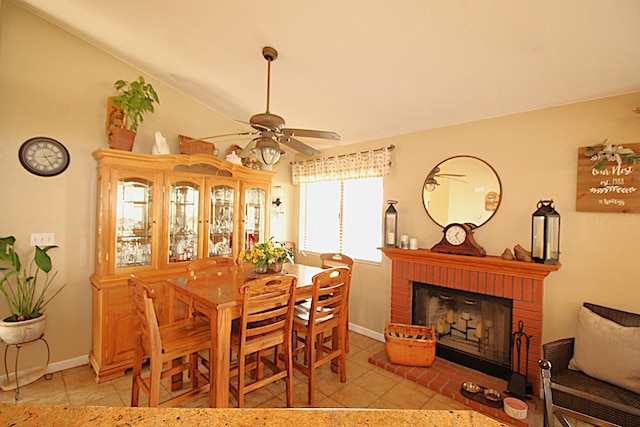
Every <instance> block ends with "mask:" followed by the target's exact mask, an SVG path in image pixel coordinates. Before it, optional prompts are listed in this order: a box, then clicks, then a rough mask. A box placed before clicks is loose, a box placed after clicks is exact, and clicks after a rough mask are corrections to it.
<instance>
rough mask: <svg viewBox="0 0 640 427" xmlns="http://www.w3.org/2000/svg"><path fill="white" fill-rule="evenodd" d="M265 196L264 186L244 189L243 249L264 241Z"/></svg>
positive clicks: (265, 238) (265, 237)
mask: <svg viewBox="0 0 640 427" xmlns="http://www.w3.org/2000/svg"><path fill="white" fill-rule="evenodd" d="M266 197H267V191H266V190H265V189H264V188H258V187H250V188H247V189H245V191H244V249H245V250H249V249H251V246H252V245H253V244H254V243H259V242H264V241H265V240H267V236H265V230H266V225H267V224H266V213H265V211H266V203H265V201H266Z"/></svg>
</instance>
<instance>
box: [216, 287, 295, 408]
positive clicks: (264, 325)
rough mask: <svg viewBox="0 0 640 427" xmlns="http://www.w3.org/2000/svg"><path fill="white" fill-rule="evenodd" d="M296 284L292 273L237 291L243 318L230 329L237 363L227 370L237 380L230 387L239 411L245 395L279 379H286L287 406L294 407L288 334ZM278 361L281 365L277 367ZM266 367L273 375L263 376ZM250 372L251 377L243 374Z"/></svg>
mask: <svg viewBox="0 0 640 427" xmlns="http://www.w3.org/2000/svg"><path fill="white" fill-rule="evenodd" d="M297 281H298V279H297V277H296V276H294V275H291V274H289V275H285V276H267V277H264V278H260V279H255V280H251V281H249V282H247V283H245V284H244V285H243V286H242V287H241V288H240V292H241V293H243V294H244V301H243V305H242V316H241V318H240V321H239V322H236V323H235V324H234V325H233V327H232V330H231V350H232V351H233V352H234V353H235V354H236V355H237V360H236V361H234V363H233V364H232V365H231V371H230V377H231V378H233V377H235V376H237V377H238V385H237V387H236V386H235V385H234V384H233V382H230V384H229V390H230V392H231V394H232V395H233V396H234V397H235V398H236V400H237V401H238V407H239V408H242V407H244V396H245V395H246V394H247V393H250V392H252V391H254V390H257V389H258V388H260V387H263V386H265V385H268V384H271V383H273V382H275V381H277V380H280V379H284V380H285V384H286V388H287V407H293V367H292V349H291V333H292V323H293V307H294V303H295V290H296V284H297ZM269 349H273V352H274V353H273V356H274V357H273V360H270V359H269V358H268V357H267V354H266V352H265V350H269ZM280 349H283V354H280ZM280 358H282V359H283V362H284V366H281V365H280ZM265 366H266V367H267V368H269V370H270V371H271V373H272V374H271V375H269V376H266V377H265V369H264V368H265ZM252 371H255V372H252ZM250 372H251V373H252V375H246V374H247V373H250ZM247 380H248V381H249V382H247Z"/></svg>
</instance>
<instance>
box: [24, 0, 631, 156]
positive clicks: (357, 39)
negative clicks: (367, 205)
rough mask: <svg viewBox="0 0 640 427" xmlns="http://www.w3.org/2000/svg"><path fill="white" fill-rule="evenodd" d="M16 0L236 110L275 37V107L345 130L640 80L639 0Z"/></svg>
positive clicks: (349, 135)
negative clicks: (277, 52) (263, 54)
mask: <svg viewBox="0 0 640 427" xmlns="http://www.w3.org/2000/svg"><path fill="white" fill-rule="evenodd" d="M19 3H21V4H23V5H25V6H26V7H27V8H29V9H30V10H32V11H34V12H36V13H37V14H39V15H41V16H43V17H44V18H45V19H47V20H50V21H51V22H53V23H55V24H57V25H60V26H61V27H63V28H65V29H67V30H68V31H70V32H72V33H74V34H76V35H77V36H79V37H81V38H83V39H85V40H87V41H89V42H90V43H93V44H94V45H96V46H98V47H100V48H102V49H104V50H106V51H108V52H109V53H111V54H113V55H115V56H116V57H118V58H121V59H122V60H124V61H126V62H128V63H130V64H132V65H134V66H135V67H137V68H139V69H140V70H142V71H144V72H145V73H148V74H150V75H152V76H154V77H156V78H158V79H160V80H162V81H163V82H165V83H167V84H169V85H170V86H172V87H174V88H176V89H178V90H180V91H182V92H184V93H186V94H188V95H190V96H191V97H193V98H195V99H197V100H198V101H201V102H202V103H204V104H206V105H208V106H210V107H211V108H213V109H214V110H216V111H218V112H220V113H222V114H223V115H225V116H227V117H229V118H232V119H239V120H245V121H247V120H248V119H249V117H250V116H251V115H253V114H255V113H260V112H264V111H265V99H266V62H265V60H264V58H263V57H262V53H261V51H262V47H263V46H273V47H275V48H276V49H277V50H278V51H279V57H278V59H277V60H276V61H275V62H273V64H272V87H271V112H273V113H276V114H279V115H281V116H283V117H284V118H285V119H286V121H287V126H289V127H296V128H311V129H322V130H331V131H336V132H338V133H339V134H340V135H341V136H342V142H341V144H350V143H355V142H359V141H363V140H370V139H376V138H381V137H386V136H391V135H398V134H404V133H409V132H414V131H418V130H422V129H429V128H435V127H442V126H447V125H451V124H457V123H462V122H468V121H474V120H478V119H484V118H489V117H496V116H501V115H506V114H511V113H516V112H523V111H529V110H534V109H539V108H544V107H550V106H556V105H561V104H567V103H573V102H577V101H584V100H589V99H595V98H600V97H606V96H611V95H617V94H623V93H629V92H634V91H640V50H639V42H640V2H638V1H636V0H616V1H610V0H562V1H557V0H536V1H533V0H528V1H525V0H522V1H513V0H478V1H471V0H467V1H462V0H451V1H442V0H325V1H300V0H260V1H250V0H227V1H222V0H186V1H182V2H175V1H160V0H135V1H132V0H109V1H99V0H56V1H51V0H20V1H19ZM135 77H136V76H131V78H132V79H134V78H135ZM630 113H631V112H630ZM247 129H249V128H248V126H246V125H244V124H242V123H238V130H239V131H240V130H247ZM215 133H216V129H211V134H215ZM305 142H309V143H310V144H311V145H313V146H315V147H316V148H319V149H322V148H325V147H328V146H329V145H330V144H332V143H331V142H329V141H323V140H317V139H306V140H305Z"/></svg>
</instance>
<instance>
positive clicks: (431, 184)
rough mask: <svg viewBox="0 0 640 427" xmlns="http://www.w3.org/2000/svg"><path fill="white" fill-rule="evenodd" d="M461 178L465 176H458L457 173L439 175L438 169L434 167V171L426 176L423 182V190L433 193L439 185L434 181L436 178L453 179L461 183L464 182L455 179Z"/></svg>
mask: <svg viewBox="0 0 640 427" xmlns="http://www.w3.org/2000/svg"><path fill="white" fill-rule="evenodd" d="M462 176H466V175H464V174H459V173H440V168H439V167H436V168H435V169H433V170H432V171H431V173H430V174H429V176H427V179H426V180H425V182H424V188H425V190H427V191H433V190H435V189H436V187H437V186H438V185H440V183H439V182H438V181H437V180H436V177H439V178H440V177H441V178H449V179H454V180H456V181H461V182H465V181H462V180H460V179H456V177H462Z"/></svg>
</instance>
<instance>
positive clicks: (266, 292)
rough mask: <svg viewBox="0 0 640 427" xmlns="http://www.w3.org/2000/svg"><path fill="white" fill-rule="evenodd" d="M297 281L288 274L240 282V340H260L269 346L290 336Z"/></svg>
mask: <svg viewBox="0 0 640 427" xmlns="http://www.w3.org/2000/svg"><path fill="white" fill-rule="evenodd" d="M297 282H298V278H297V277H296V276H294V275H292V274H287V275H284V276H267V277H264V278H260V279H254V280H250V281H248V282H246V283H245V284H244V285H242V287H241V288H240V293H241V294H243V295H244V301H243V305H242V332H241V336H240V339H241V340H242V341H247V342H250V341H252V340H253V341H258V340H260V341H261V343H262V344H264V345H265V347H268V346H273V345H276V344H278V343H281V342H283V340H285V339H289V337H290V336H291V333H292V322H293V308H294V304H295V293H296V292H295V291H296V284H297Z"/></svg>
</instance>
